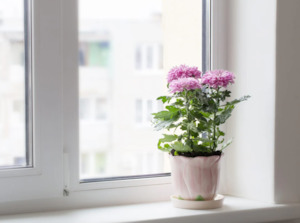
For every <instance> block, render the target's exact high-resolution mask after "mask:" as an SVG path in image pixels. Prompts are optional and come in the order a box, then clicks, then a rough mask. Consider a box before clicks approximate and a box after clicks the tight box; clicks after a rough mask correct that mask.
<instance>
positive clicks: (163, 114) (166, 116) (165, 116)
mask: <svg viewBox="0 0 300 223" xmlns="http://www.w3.org/2000/svg"><path fill="white" fill-rule="evenodd" d="M166 109H167V110H168V111H160V112H157V113H152V115H154V119H157V120H170V119H172V118H175V117H177V116H179V114H180V112H179V111H180V109H178V108H176V107H174V106H166Z"/></svg>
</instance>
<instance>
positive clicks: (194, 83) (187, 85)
mask: <svg viewBox="0 0 300 223" xmlns="http://www.w3.org/2000/svg"><path fill="white" fill-rule="evenodd" d="M169 88H170V90H171V93H175V92H182V91H184V90H192V89H198V88H201V84H200V82H199V80H198V79H195V78H193V77H188V78H179V79H177V80H173V81H172V82H171V83H170V85H169Z"/></svg>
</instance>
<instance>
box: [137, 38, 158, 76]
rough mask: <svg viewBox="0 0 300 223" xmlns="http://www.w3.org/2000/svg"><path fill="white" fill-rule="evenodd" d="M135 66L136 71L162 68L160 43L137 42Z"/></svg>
mask: <svg viewBox="0 0 300 223" xmlns="http://www.w3.org/2000/svg"><path fill="white" fill-rule="evenodd" d="M135 51H136V54H135V67H136V70H138V71H151V70H152V71H158V70H162V65H163V62H162V45H161V44H160V43H152V44H146V43H145V44H139V45H137V47H136V50H135Z"/></svg>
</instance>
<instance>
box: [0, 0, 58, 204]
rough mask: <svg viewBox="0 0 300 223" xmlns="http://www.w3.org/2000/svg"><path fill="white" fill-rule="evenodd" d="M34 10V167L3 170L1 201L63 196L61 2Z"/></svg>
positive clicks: (37, 4) (55, 0)
mask: <svg viewBox="0 0 300 223" xmlns="http://www.w3.org/2000/svg"><path fill="white" fill-rule="evenodd" d="M32 9H33V10H32V11H33V13H32V23H33V27H34V29H33V31H32V40H33V41H34V47H33V48H32V55H33V58H34V59H33V60H32V62H34V63H32V71H33V72H34V75H33V77H34V78H33V79H32V86H33V89H34V94H33V97H34V98H33V111H34V115H33V117H34V119H33V131H34V132H33V134H34V135H35V137H34V141H33V142H32V147H33V148H32V149H33V154H34V156H33V163H34V166H33V167H32V168H31V167H28V168H16V169H2V170H0V184H1V190H0V197H1V200H0V201H1V202H7V201H16V200H30V199H42V198H49V197H58V196H60V195H61V194H62V192H61V185H62V184H63V174H62V172H61V169H62V166H63V159H62V155H61V154H62V148H63V139H62V135H63V132H62V130H61V129H62V128H61V125H62V124H61V123H62V120H63V114H62V113H61V112H60V111H62V73H61V66H62V60H61V58H60V57H61V56H60V55H61V45H60V37H61V28H62V26H61V23H60V22H61V1H60V0H51V1H46V0H39V1H32ZM58 27H59V28H58ZM49 32H51V35H49ZM50 36H51V37H50ZM54 163H55V165H53V164H54Z"/></svg>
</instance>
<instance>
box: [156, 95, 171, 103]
mask: <svg viewBox="0 0 300 223" xmlns="http://www.w3.org/2000/svg"><path fill="white" fill-rule="evenodd" d="M171 99H172V97H170V96H160V97H158V98H157V99H156V100H161V101H162V103H166V102H169V101H170V100H171Z"/></svg>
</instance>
